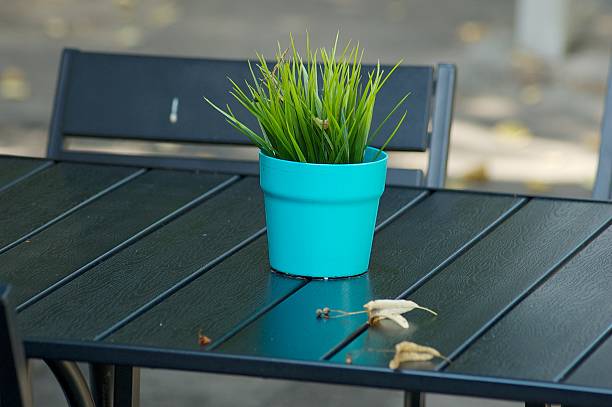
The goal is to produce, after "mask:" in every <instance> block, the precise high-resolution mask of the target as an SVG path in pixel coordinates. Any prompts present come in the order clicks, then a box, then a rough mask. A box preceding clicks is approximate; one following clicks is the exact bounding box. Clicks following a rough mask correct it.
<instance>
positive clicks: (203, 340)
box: [198, 330, 212, 346]
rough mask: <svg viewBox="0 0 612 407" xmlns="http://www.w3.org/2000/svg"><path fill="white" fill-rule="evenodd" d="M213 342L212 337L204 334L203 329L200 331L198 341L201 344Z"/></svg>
mask: <svg viewBox="0 0 612 407" xmlns="http://www.w3.org/2000/svg"><path fill="white" fill-rule="evenodd" d="M211 342H212V339H210V338H209V337H208V336H206V335H204V334H202V331H201V330H200V331H198V343H199V344H200V346H206V345H208V344H209V343H211Z"/></svg>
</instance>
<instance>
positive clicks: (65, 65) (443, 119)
mask: <svg viewBox="0 0 612 407" xmlns="http://www.w3.org/2000/svg"><path fill="white" fill-rule="evenodd" d="M78 52H79V51H78V50H73V49H66V50H64V52H63V55H62V61H61V65H60V70H59V75H58V81H57V89H56V94H55V101H54V108H53V114H52V117H51V126H50V130H49V143H48V148H47V156H48V157H49V158H51V159H54V160H63V161H77V162H91V163H99V164H115V165H136V166H143V167H161V168H172V169H196V170H204V171H213V172H221V173H232V174H240V175H258V174H259V166H258V163H257V162H256V161H246V160H230V159H217V158H215V159H204V158H194V157H182V156H180V157H179V156H171V155H169V156H158V155H155V156H151V155H141V156H137V155H129V156H126V155H120V154H111V153H102V152H84V151H71V150H66V149H65V148H64V133H63V130H62V119H63V117H64V105H65V101H66V97H67V84H68V81H69V79H70V78H69V66H70V61H71V58H72V56H73V55H75V53H78ZM168 58H171V57H168ZM455 78H456V67H455V66H454V65H452V64H438V65H437V67H436V69H435V75H434V78H433V87H432V96H434V100H433V103H432V107H431V108H430V109H429V110H430V120H431V129H432V130H431V132H428V139H429V140H428V141H429V142H428V148H429V152H428V154H429V164H428V169H427V176H426V177H423V174H422V172H421V171H420V170H407V169H398V168H389V170H388V175H387V183H388V184H390V185H403V186H428V187H437V188H439V187H443V186H444V182H445V179H446V166H447V159H448V149H449V138H450V128H451V122H452V115H453V105H454V94H455V81H456V79H455ZM125 139H130V138H128V137H126V138H125ZM147 141H150V142H155V141H156V140H147ZM181 142H183V141H181V140H177V143H181ZM203 144H205V143H203Z"/></svg>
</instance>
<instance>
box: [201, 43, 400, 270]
mask: <svg viewBox="0 0 612 407" xmlns="http://www.w3.org/2000/svg"><path fill="white" fill-rule="evenodd" d="M362 56H363V51H362V50H361V49H360V47H359V45H357V46H354V47H351V46H350V42H349V43H348V44H347V45H346V47H345V48H343V49H342V50H340V49H338V36H336V41H335V43H334V45H333V47H332V49H331V50H330V51H329V52H328V51H326V50H325V49H324V48H321V49H317V50H312V49H311V48H310V44H309V41H308V39H307V41H306V58H305V60H304V59H302V56H301V55H300V54H299V52H298V51H297V49H296V46H295V43H294V40H293V37H291V47H290V48H289V49H287V50H284V51H283V50H282V49H281V47H280V45H279V50H278V53H277V54H276V61H275V62H276V63H275V65H274V66H272V67H270V66H269V65H268V64H267V63H266V60H265V59H264V57H263V56H262V55H258V59H259V63H258V64H257V66H256V68H254V67H253V66H252V65H251V63H250V62H249V68H250V70H251V74H252V82H249V81H247V82H246V83H245V85H244V89H243V88H242V87H241V86H239V85H238V84H237V83H236V82H234V81H233V80H231V78H230V82H231V83H232V87H233V89H232V91H231V92H230V93H231V94H232V95H233V96H234V97H235V98H236V100H237V101H238V102H239V103H240V104H241V105H242V106H244V107H245V108H246V109H247V110H248V111H249V112H250V113H251V114H252V115H253V116H255V118H256V119H257V121H258V122H259V128H258V129H254V128H249V127H247V126H246V125H244V124H243V123H242V122H241V121H240V120H239V119H238V118H237V117H236V115H235V114H234V112H233V111H232V110H231V108H230V107H229V106H227V107H226V109H225V110H224V109H222V108H220V107H218V106H216V105H215V104H214V103H213V102H211V101H210V100H208V99H206V101H208V103H210V104H211V105H212V106H213V107H214V108H215V109H217V110H218V111H219V112H220V113H221V114H223V115H224V116H225V118H226V119H227V121H228V123H229V124H230V125H232V126H233V127H235V128H236V129H237V130H239V131H240V132H242V133H243V134H244V135H245V136H246V137H248V138H249V139H250V140H251V141H252V142H253V143H254V144H255V145H256V146H257V147H259V149H260V153H259V163H260V184H261V188H262V190H263V192H264V201H265V210H266V225H267V234H268V253H269V259H270V265H271V267H272V268H273V269H274V270H276V271H280V272H283V273H288V274H292V275H298V276H306V277H315V278H316V277H318V278H321V277H323V278H333V277H348V276H354V275H358V274H362V273H364V272H366V271H367V269H368V264H369V259H370V252H371V247H372V239H373V235H374V227H375V223H376V215H377V211H378V202H379V200H380V197H381V195H382V193H383V191H384V188H385V177H386V169H387V155H386V154H385V153H384V152H383V151H382V150H383V149H384V148H385V147H386V145H387V144H388V143H389V141H390V140H391V139H392V138H393V136H394V135H395V133H396V132H397V130H398V129H399V127H400V125H401V124H402V122H403V121H404V118H405V117H406V112H404V114H403V116H401V118H400V119H399V120H398V123H397V125H396V126H395V128H394V130H393V132H391V134H389V136H388V138H387V139H386V142H385V143H384V144H383V146H382V148H381V149H376V148H373V147H369V144H370V142H371V141H372V140H373V139H374V138H375V137H376V136H377V135H378V133H379V131H380V129H381V128H382V127H383V124H384V123H385V122H386V121H387V120H389V118H390V117H391V116H392V115H393V113H394V112H395V111H396V110H397V109H398V108H399V106H401V104H402V103H403V102H404V101H405V99H406V97H407V96H408V95H406V96H404V97H403V98H402V99H401V100H399V101H398V102H397V104H396V105H395V107H394V108H393V109H392V110H391V111H390V112H389V114H388V115H387V116H386V118H385V119H384V120H383V121H382V123H381V124H380V125H379V126H378V127H377V128H376V129H374V131H371V129H370V127H371V123H372V114H373V109H374V104H375V102H376V95H377V94H378V92H379V91H380V89H381V88H382V86H383V85H384V84H385V81H386V80H387V78H388V77H389V76H390V75H391V74H392V73H393V71H394V70H395V69H396V68H397V66H398V65H399V64H400V63H401V61H400V62H398V64H396V65H395V66H394V67H393V68H392V69H390V70H389V72H387V73H385V72H383V70H382V69H381V68H380V64H378V65H377V66H376V67H375V68H374V69H373V70H372V71H371V72H368V73H367V74H364V73H363V72H362V65H361V60H362ZM319 58H320V62H318V59H319Z"/></svg>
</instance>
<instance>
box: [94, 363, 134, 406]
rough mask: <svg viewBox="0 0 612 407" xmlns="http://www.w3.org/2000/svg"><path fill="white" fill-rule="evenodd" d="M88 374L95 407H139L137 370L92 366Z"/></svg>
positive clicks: (100, 365) (126, 367)
mask: <svg viewBox="0 0 612 407" xmlns="http://www.w3.org/2000/svg"><path fill="white" fill-rule="evenodd" d="M89 374H90V378H91V387H92V391H93V394H94V400H95V401H96V406H97V407H139V406H140V369H139V368H137V367H131V366H115V365H104V364H92V365H90V367H89Z"/></svg>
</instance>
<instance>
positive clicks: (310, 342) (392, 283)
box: [217, 192, 519, 359]
mask: <svg viewBox="0 0 612 407" xmlns="http://www.w3.org/2000/svg"><path fill="white" fill-rule="evenodd" d="M518 201H519V200H518V199H513V198H509V197H494V196H482V195H472V194H462V193H451V192H436V193H434V194H433V195H432V196H431V197H429V198H427V199H426V200H424V201H422V202H421V203H419V204H418V205H416V206H415V207H413V208H411V209H410V210H408V211H407V212H406V213H405V214H403V215H402V216H401V217H399V218H397V219H396V220H395V221H394V222H393V223H391V224H390V225H389V226H387V227H386V228H384V229H383V230H381V231H380V232H379V233H378V235H377V236H376V238H375V242H374V249H373V257H372V261H371V265H370V270H371V271H370V273H368V274H367V275H364V276H361V277H358V278H354V279H348V280H347V279H344V280H330V281H313V282H310V283H309V284H308V285H306V286H305V287H304V288H302V289H300V290H299V291H297V292H296V293H295V294H294V295H292V296H290V297H289V298H288V299H286V300H285V301H283V302H282V303H280V304H279V305H277V306H276V307H274V308H273V309H272V310H271V311H269V312H267V313H266V314H265V315H263V316H262V317H261V318H259V319H258V320H256V321H255V322H254V323H252V324H251V325H249V326H247V327H246V328H245V329H243V330H242V331H240V332H239V333H238V334H237V335H236V336H234V337H232V338H230V339H229V340H228V341H227V342H225V343H223V344H222V345H221V346H220V347H219V348H217V350H218V351H220V352H226V353H234V354H243V355H257V356H272V357H286V358H291V359H318V358H321V357H322V356H323V355H325V354H326V353H327V352H328V351H329V350H330V349H332V348H333V347H334V346H336V345H338V344H339V343H340V342H341V341H342V340H343V339H345V338H346V337H347V336H348V335H349V334H351V333H352V332H353V331H355V329H357V328H359V327H360V326H361V325H362V324H363V322H364V321H365V318H364V317H363V316H362V315H358V316H353V317H348V318H342V319H335V320H329V321H325V320H319V319H316V318H315V310H316V309H317V308H323V307H325V306H329V307H331V308H337V309H344V310H360V309H362V305H363V304H364V303H366V302H367V301H369V300H370V299H373V298H393V297H396V296H398V295H399V294H401V293H402V292H403V291H404V290H405V289H406V288H407V287H409V286H411V285H412V284H415V283H416V282H417V281H418V280H419V279H421V278H423V277H424V276H425V275H427V274H428V273H430V272H431V271H432V270H434V269H435V268H436V267H438V266H439V265H440V264H441V263H443V262H444V261H445V260H446V259H448V258H449V257H450V256H452V255H453V254H454V253H455V252H457V251H458V250H459V249H460V248H461V247H462V246H463V245H465V244H466V243H467V242H469V241H470V240H471V239H474V237H475V236H477V235H478V234H479V233H480V232H481V231H482V230H483V229H485V228H486V227H487V226H488V225H490V224H491V223H493V222H495V221H496V220H497V219H499V218H500V217H501V216H503V214H504V213H505V212H506V211H508V210H509V209H510V208H511V207H513V205H515V204H517V202H518Z"/></svg>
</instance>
